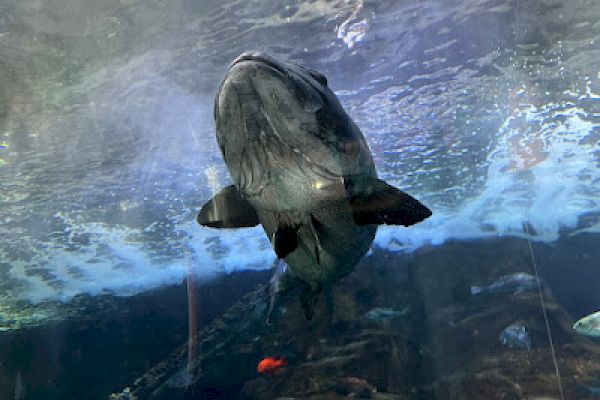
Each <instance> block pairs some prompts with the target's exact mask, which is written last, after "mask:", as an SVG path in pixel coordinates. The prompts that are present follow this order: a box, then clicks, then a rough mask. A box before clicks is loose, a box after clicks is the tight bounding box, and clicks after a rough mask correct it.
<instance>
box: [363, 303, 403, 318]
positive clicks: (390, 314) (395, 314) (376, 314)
mask: <svg viewBox="0 0 600 400" xmlns="http://www.w3.org/2000/svg"><path fill="white" fill-rule="evenodd" d="M409 312H410V307H408V306H407V307H404V308H403V309H401V310H394V309H392V308H381V307H376V308H373V309H371V310H369V311H368V312H366V313H365V315H364V317H365V318H366V319H368V320H370V321H382V320H388V319H393V318H400V317H404V316H405V315H406V314H408V313H409Z"/></svg>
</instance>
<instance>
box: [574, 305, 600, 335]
mask: <svg viewBox="0 0 600 400" xmlns="http://www.w3.org/2000/svg"><path fill="white" fill-rule="evenodd" d="M573 329H574V330H575V332H577V333H579V334H580V335H586V336H593V337H600V311H596V312H595V313H593V314H590V315H588V316H585V317H583V318H581V319H580V320H579V321H577V322H575V323H574V324H573Z"/></svg>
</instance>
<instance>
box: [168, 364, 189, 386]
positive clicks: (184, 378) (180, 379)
mask: <svg viewBox="0 0 600 400" xmlns="http://www.w3.org/2000/svg"><path fill="white" fill-rule="evenodd" d="M194 380H195V379H194V375H192V374H191V373H190V372H189V371H188V369H187V368H183V369H182V370H180V371H179V372H177V373H176V374H174V375H173V376H171V377H170V378H169V379H168V380H167V386H169V387H171V388H177V389H184V388H188V387H190V386H192V385H193V384H194Z"/></svg>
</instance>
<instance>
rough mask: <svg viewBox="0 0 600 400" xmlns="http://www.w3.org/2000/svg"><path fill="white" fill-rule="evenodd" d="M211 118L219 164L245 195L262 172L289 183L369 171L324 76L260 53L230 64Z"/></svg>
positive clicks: (360, 142) (355, 132)
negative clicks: (225, 165)
mask: <svg viewBox="0 0 600 400" xmlns="http://www.w3.org/2000/svg"><path fill="white" fill-rule="evenodd" d="M214 119H215V125H216V131H217V141H218V143H219V146H220V149H221V152H222V153H223V157H224V160H225V163H226V164H227V166H228V168H229V171H230V173H231V175H232V178H233V179H234V182H235V184H236V186H238V187H239V188H241V189H242V191H243V192H246V194H248V192H252V187H254V189H256V190H255V191H258V189H260V188H262V186H264V184H265V182H264V179H265V175H266V174H265V171H270V173H272V175H277V173H278V171H281V173H282V174H284V175H285V179H282V180H283V181H286V182H290V181H291V182H294V183H295V184H299V183H303V182H316V181H319V178H322V177H323V176H325V178H326V179H327V178H329V179H330V180H334V179H336V178H339V176H342V175H345V174H358V173H361V172H363V171H362V170H361V167H362V166H364V165H368V168H372V169H373V171H374V166H373V162H372V158H371V153H370V151H369V149H368V146H367V144H366V142H365V140H364V137H363V136H362V133H360V130H359V129H358V128H357V127H356V125H355V124H354V122H353V121H352V120H351V119H350V118H349V117H348V115H347V114H346V113H345V111H344V110H343V108H342V106H341V104H340V102H339V100H338V99H337V97H336V96H335V94H334V93H333V92H332V91H331V89H330V88H329V86H328V82H327V78H326V77H325V76H324V75H323V74H321V73H319V72H317V71H314V70H312V69H309V68H306V67H304V66H300V65H297V64H295V63H292V62H289V61H282V60H278V59H276V58H274V57H272V56H269V55H268V54H265V53H262V52H247V53H243V54H241V55H240V56H239V57H237V58H236V59H235V60H234V61H233V62H232V63H231V65H230V66H229V69H228V72H227V74H226V76H225V78H224V80H223V82H222V84H221V86H220V88H219V90H218V94H217V96H216V98H215V106H214ZM352 165H357V166H359V167H357V168H358V169H357V170H352V168H351V166H352ZM349 166H350V167H349ZM286 174H287V175H286ZM307 177H308V178H309V179H306V178H307ZM295 178H297V179H295Z"/></svg>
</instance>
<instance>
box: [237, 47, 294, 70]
mask: <svg viewBox="0 0 600 400" xmlns="http://www.w3.org/2000/svg"><path fill="white" fill-rule="evenodd" d="M244 62H254V63H258V64H264V65H266V66H269V67H271V68H273V69H274V70H276V71H277V72H279V73H281V74H283V75H285V76H287V75H288V72H287V69H286V68H285V67H284V66H283V65H281V62H278V61H277V60H275V59H274V58H272V57H271V56H269V55H268V54H265V53H262V52H260V51H248V52H245V53H242V54H240V55H239V56H238V57H237V58H236V59H235V60H233V61H232V62H231V64H229V69H232V68H233V67H234V66H236V65H238V64H241V63H244Z"/></svg>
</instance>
